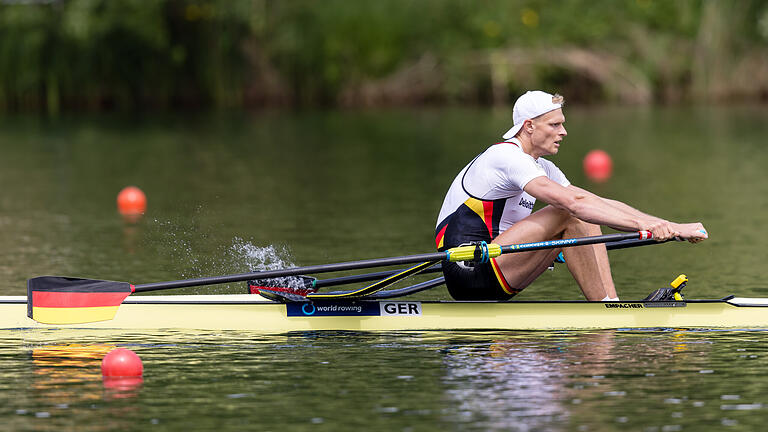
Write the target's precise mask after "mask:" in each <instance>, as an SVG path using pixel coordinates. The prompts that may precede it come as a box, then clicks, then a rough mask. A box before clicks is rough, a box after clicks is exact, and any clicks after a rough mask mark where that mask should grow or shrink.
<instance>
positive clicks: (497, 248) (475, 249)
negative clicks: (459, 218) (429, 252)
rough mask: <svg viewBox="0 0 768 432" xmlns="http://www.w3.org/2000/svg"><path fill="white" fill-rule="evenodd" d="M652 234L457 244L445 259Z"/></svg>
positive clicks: (476, 258)
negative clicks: (530, 241)
mask: <svg viewBox="0 0 768 432" xmlns="http://www.w3.org/2000/svg"><path fill="white" fill-rule="evenodd" d="M651 238H653V234H651V232H650V231H638V232H632V233H617V234H604V235H599V236H591V237H578V238H568V239H557V240H546V241H540V242H533V243H521V244H513V245H497V244H493V243H492V244H484V243H482V244H480V245H470V246H459V247H455V248H451V249H448V250H447V251H445V252H446V255H447V256H446V261H454V262H456V261H473V260H474V261H481V262H484V261H487V260H488V259H490V258H496V257H498V256H499V255H503V254H506V253H514V252H527V251H534V250H540V249H554V248H564V247H573V246H586V245H591V244H597V243H607V242H619V241H624V240H650V239H651Z"/></svg>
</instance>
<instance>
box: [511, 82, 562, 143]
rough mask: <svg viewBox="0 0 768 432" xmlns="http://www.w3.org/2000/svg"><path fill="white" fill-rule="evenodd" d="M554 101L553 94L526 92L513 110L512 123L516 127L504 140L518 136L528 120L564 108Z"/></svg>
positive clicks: (513, 127)
mask: <svg viewBox="0 0 768 432" xmlns="http://www.w3.org/2000/svg"><path fill="white" fill-rule="evenodd" d="M553 99H554V96H552V95H551V94H549V93H547V92H543V91H539V90H534V91H529V92H526V93H525V94H524V95H522V96H520V97H519V98H517V101H516V102H515V107H514V108H513V109H512V121H514V122H515V125H514V126H512V128H511V129H510V130H508V131H507V133H505V134H504V139H510V138H512V137H514V136H515V135H517V132H518V131H520V128H521V127H523V122H525V121H526V120H530V119H532V118H536V117H538V116H540V115H542V114H546V113H548V112H550V111H554V110H556V109H558V108H562V106H563V105H562V104H559V103H554V102H552V100H553Z"/></svg>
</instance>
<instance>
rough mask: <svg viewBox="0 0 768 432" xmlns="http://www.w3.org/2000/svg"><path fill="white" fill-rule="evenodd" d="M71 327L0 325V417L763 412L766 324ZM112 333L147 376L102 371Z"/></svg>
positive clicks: (496, 417) (350, 420)
mask: <svg viewBox="0 0 768 432" xmlns="http://www.w3.org/2000/svg"><path fill="white" fill-rule="evenodd" d="M72 335H73V336H76V337H77V338H78V339H80V340H84V341H86V342H87V343H81V344H78V345H69V344H66V343H64V342H57V343H56V344H50V343H46V344H43V343H32V344H30V342H29V341H30V340H32V339H33V338H30V337H26V336H23V335H20V334H18V333H17V334H11V333H4V334H0V342H2V344H0V346H2V348H0V370H2V371H3V380H0V387H1V390H2V391H0V407H2V408H0V421H3V423H4V424H9V425H13V426H14V427H15V428H16V429H30V428H36V429H44V430H48V429H53V428H55V427H65V428H66V425H71V424H73V423H77V424H78V425H82V428H80V429H79V430H114V428H122V429H126V430H144V429H143V428H146V427H149V426H152V427H153V428H159V429H160V430H178V429H179V428H189V429H190V430H211V429H228V428H229V429H236V430H241V429H243V428H246V429H255V430H293V429H299V430H303V429H307V428H313V429H318V430H339V428H341V429H346V428H349V429H352V428H362V427H365V428H367V429H368V430H382V431H383V430H387V431H388V430H421V429H430V430H431V429H435V428H447V429H457V430H477V431H487V430H516V431H534V430H547V431H550V430H553V431H558V430H562V431H570V430H615V429H618V428H627V429H629V430H654V431H665V430H707V428H708V427H714V429H717V428H719V427H722V426H723V425H727V426H738V427H740V428H744V429H746V430H753V428H754V430H759V428H760V427H761V420H760V419H762V418H765V416H766V415H768V412H767V411H768V410H767V409H766V407H768V400H767V399H766V396H765V395H766V394H768V380H766V379H765V376H767V375H768V363H767V362H766V359H767V358H768V357H767V355H768V348H766V343H765V342H766V340H765V339H766V332H761V331H745V332H738V331H737V332H725V331H723V332H719V331H715V332H712V331H675V330H668V331H655V332H648V331H596V332H501V333H499V332H465V333H455V332H450V333H448V332H445V333H443V332H430V333H419V332H404V333H355V332H299V333H290V334H285V335H279V336H263V335H259V334H252V333H248V332H233V333H229V332H227V333H221V332H196V333H184V332H168V333H161V332H158V333H155V334H147V335H120V336H115V335H112V336H109V335H108V334H102V335H98V336H89V335H88V333H86V332H83V333H81V334H80V335H79V336H77V334H76V333H72ZM25 341H26V342H25ZM114 346H125V347H128V348H130V349H132V350H134V351H135V352H136V353H137V354H139V355H140V356H141V358H142V360H143V361H144V366H145V376H144V379H143V383H135V384H136V385H134V386H126V385H125V383H121V384H119V385H116V386H112V385H110V383H107V382H103V381H102V378H101V376H100V358H101V357H102V356H103V354H104V353H106V352H107V351H109V349H111V348H112V347H114ZM256 407H257V408H256ZM110 428H111V429H110Z"/></svg>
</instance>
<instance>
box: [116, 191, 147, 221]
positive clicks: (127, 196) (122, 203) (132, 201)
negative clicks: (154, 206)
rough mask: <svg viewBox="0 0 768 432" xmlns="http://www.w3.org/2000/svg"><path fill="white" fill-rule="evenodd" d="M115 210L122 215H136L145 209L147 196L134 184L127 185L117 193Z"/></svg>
mask: <svg viewBox="0 0 768 432" xmlns="http://www.w3.org/2000/svg"><path fill="white" fill-rule="evenodd" d="M117 210H118V211H119V212H120V214H121V215H123V216H138V215H142V214H144V212H145V211H146V210H147V196H146V195H144V192H142V191H141V189H139V188H137V187H136V186H128V187H126V188H124V189H123V190H121V191H120V193H119V194H117Z"/></svg>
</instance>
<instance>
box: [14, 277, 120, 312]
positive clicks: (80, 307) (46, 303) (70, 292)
mask: <svg viewBox="0 0 768 432" xmlns="http://www.w3.org/2000/svg"><path fill="white" fill-rule="evenodd" d="M133 292H134V287H133V285H131V284H129V283H127V282H112V281H103V280H93V279H80V278H69V277H60V276H40V277H36V278H33V279H29V280H28V281H27V316H29V317H30V318H32V319H34V320H35V321H38V322H41V323H45V324H67V323H71V322H81V323H85V322H94V321H105V320H109V319H112V318H113V317H114V316H115V314H116V313H117V308H118V307H119V306H120V304H121V303H122V302H123V300H125V298H126V297H128V296H129V295H131V294H132V293H133Z"/></svg>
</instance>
